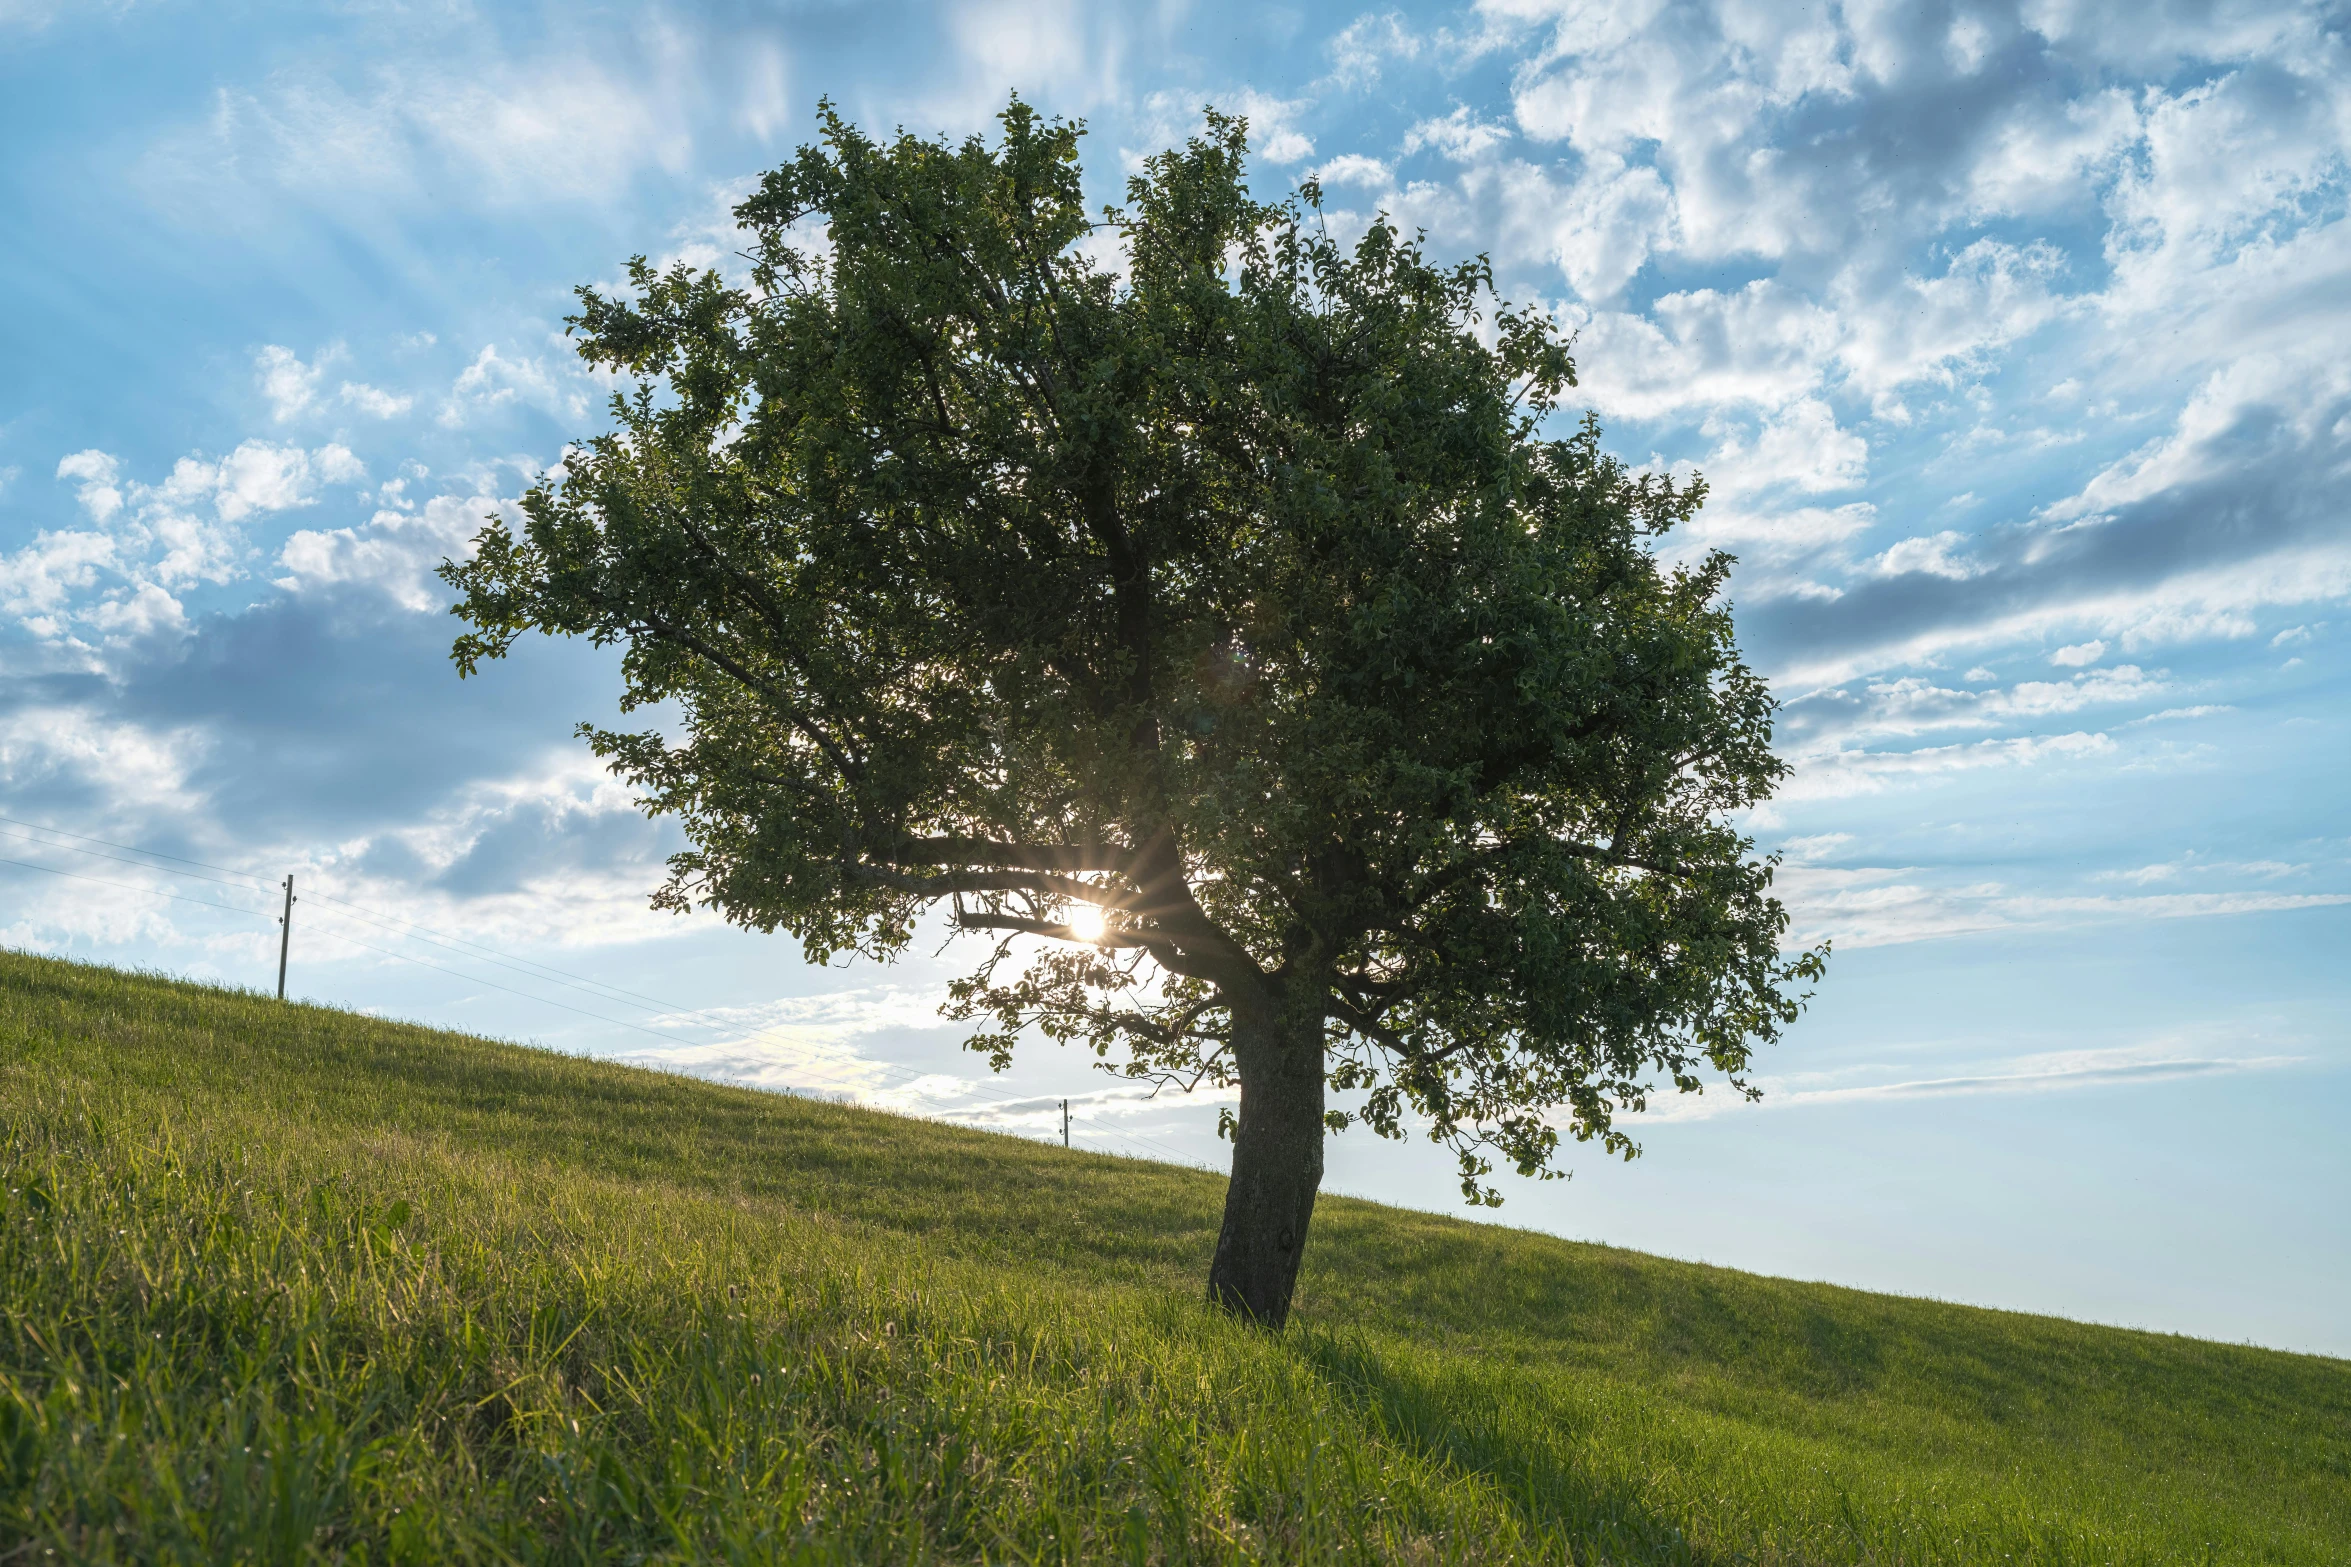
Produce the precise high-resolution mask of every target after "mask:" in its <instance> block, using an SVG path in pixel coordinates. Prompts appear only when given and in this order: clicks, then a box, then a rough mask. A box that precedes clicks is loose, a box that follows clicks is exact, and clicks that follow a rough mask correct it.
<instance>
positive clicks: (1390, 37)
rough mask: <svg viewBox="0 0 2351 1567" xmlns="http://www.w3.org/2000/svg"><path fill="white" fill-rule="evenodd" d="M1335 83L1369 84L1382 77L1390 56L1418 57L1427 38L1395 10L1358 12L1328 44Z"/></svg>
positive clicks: (1424, 47)
mask: <svg viewBox="0 0 2351 1567" xmlns="http://www.w3.org/2000/svg"><path fill="white" fill-rule="evenodd" d="M1327 47H1328V50H1329V54H1330V60H1331V77H1330V79H1331V83H1332V85H1334V86H1337V87H1342V88H1349V87H1368V86H1370V85H1371V84H1372V83H1373V82H1376V81H1378V80H1379V79H1380V73H1381V72H1382V71H1383V70H1384V69H1385V68H1386V67H1387V64H1388V62H1389V61H1391V60H1417V59H1419V58H1420V57H1421V56H1422V55H1423V54H1424V53H1426V52H1427V50H1428V47H1429V46H1428V42H1427V41H1426V40H1425V39H1423V38H1422V37H1421V36H1420V35H1419V34H1417V33H1415V32H1413V31H1412V29H1411V27H1410V26H1409V25H1408V24H1407V23H1406V22H1405V20H1404V18H1403V16H1402V15H1400V14H1399V13H1397V12H1394V11H1388V12H1384V13H1382V14H1380V15H1377V16H1359V17H1357V18H1356V19H1355V20H1354V21H1352V22H1349V23H1348V24H1347V25H1346V26H1345V27H1343V28H1341V29H1339V31H1338V32H1337V33H1336V34H1334V35H1333V36H1332V38H1331V41H1330V43H1329V45H1328V46H1327Z"/></svg>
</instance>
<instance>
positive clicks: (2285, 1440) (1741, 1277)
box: [0, 955, 2351, 1567]
mask: <svg viewBox="0 0 2351 1567" xmlns="http://www.w3.org/2000/svg"><path fill="white" fill-rule="evenodd" d="M0 1162H4V1163H5V1166H6V1168H5V1171H4V1179H0V1191H4V1193H5V1197H4V1204H5V1205H4V1207H0V1562H8V1563H14V1562H41V1563H47V1562H52V1561H57V1562H64V1561H142V1562H147V1561H188V1562H197V1561H203V1562H227V1561H289V1562H290V1561H305V1560H312V1559H317V1560H336V1561H348V1562H355V1563H356V1562H370V1563H375V1562H386V1561H413V1562H447V1561H481V1562H508V1561H590V1560H594V1561H607V1560H610V1561H632V1562H634V1561H688V1560H691V1561H706V1560H707V1561H720V1560H724V1561H745V1562H751V1561H794V1562H799V1561H806V1562H915V1561H975V1562H976V1561H989V1562H1075V1561H1108V1562H1135V1563H1158V1562H1167V1563H1174V1562H1248V1561H1281V1562H1291V1561H1331V1562H1339V1561H1345V1562H1359V1561H1360V1562H1375V1561H1376V1562H1406V1563H1426V1562H1454V1561H1459V1562H1502V1561H1512V1560H1539V1561H1560V1562H1564V1561H1571V1560H1572V1561H1575V1562H1579V1563H1598V1562H1611V1563H1629V1562H1679V1563H1709V1564H1723V1567H1728V1564H1732V1563H1742V1564H1745V1563H1814V1562H1820V1563H1828V1562H1869V1563H1928V1562H1937V1563H1940V1562H1965V1563H1985V1564H1993V1563H1999V1564H2011V1563H2018V1562H2049V1563H2071V1564H2087V1563H2175V1562H2196V1563H2202V1562H2294V1563H2303V1562H2308V1563H2319V1562H2351V1363H2345V1362H2342V1361H2335V1360H2327V1359H2321V1358H2317V1357H2309V1356H2296V1355H2287V1354H2279V1353H2273V1352H2269V1351H2263V1350H2255V1349H2246V1348H2238V1347H2231V1346H2227V1345H2220V1344H2209V1343H2202V1342H2198V1341H2195V1340H2190V1339H2182V1338H2172V1337H2163V1336H2159V1335H2153V1334H2145V1333H2131V1332H2124V1331H2119V1330H2116V1329H2111V1328H2096V1327H2084V1326H2081V1325H2078V1324H2074V1323H2068V1322H2061V1321H2055V1320H2052V1319H2048V1318H2041V1317H2029V1316H2021V1315H2014V1314H2009V1313H2002V1312H1992V1311H1979V1310H1972V1309H1967V1308H1962V1307H1956V1306H1947V1305H1940V1304H1934V1303H1930V1302H1925V1301H1916V1300H1906V1299H1898V1298H1894V1297H1888V1296H1882V1295H1868V1294H1862V1293H1858V1292H1855V1291H1849V1290H1839V1289H1833V1288H1828V1287H1824V1286H1818V1285H1806V1284H1792V1283H1787V1282H1783V1281H1779V1280H1773V1279H1763V1278H1756V1277H1752V1276H1749V1275H1746V1274H1741V1273H1735V1272H1730V1271H1728V1270H1724V1269H1719V1268H1706V1267H1698V1266H1693V1265H1689V1264H1683V1263H1675V1262H1667V1261H1662V1260H1659V1259H1656V1258H1651V1257H1645V1256H1641V1255H1639V1254H1637V1253H1631V1252H1625V1251H1618V1250H1614V1249H1610V1248H1606V1247H1598V1246H1588V1245H1576V1244H1571V1243H1568V1242H1564V1241H1559V1240H1554V1239H1551V1238H1548V1237H1545V1236H1539V1235H1530V1234H1522V1233H1515V1232H1512V1231H1508V1230H1502V1229H1496V1228H1491V1227H1485V1226H1474V1225H1470V1224H1465V1223H1460V1222H1457V1221H1453V1220H1450V1219H1445V1218H1440V1217H1433V1216H1429V1215H1424V1214H1417V1213H1407V1212H1400V1211H1397V1210H1394V1209H1390V1208H1383V1207H1379V1206H1377V1205H1374V1204H1370V1203H1364V1202H1354V1201H1347V1200H1328V1201H1326V1202H1325V1203H1324V1205H1323V1206H1322V1207H1321V1208H1319V1209H1318V1211H1317V1219H1316V1233H1315V1237H1314V1241H1313V1244H1312V1247H1311V1250H1310V1255H1309V1258H1308V1263H1307V1276H1306V1279H1305V1281H1304V1283H1303V1286H1302V1289H1301V1294H1300V1304H1299V1311H1298V1316H1297V1319H1296V1321H1295V1323H1294V1325H1293V1328H1292V1330H1291V1331H1290V1332H1288V1333H1286V1334H1284V1335H1282V1336H1281V1337H1279V1338H1274V1337H1269V1336H1266V1335H1263V1334H1259V1333H1254V1332H1251V1331H1248V1330H1245V1329H1242V1328H1240V1327H1237V1326H1236V1325H1234V1324H1232V1323H1230V1322H1227V1321H1225V1320H1222V1319H1221V1318H1219V1317H1218V1316H1216V1315H1215V1314H1213V1313H1211V1312H1210V1311H1209V1310H1208V1309H1207V1308H1205V1307H1204V1306H1202V1305H1200V1304H1199V1303H1198V1302H1197V1299H1196V1296H1197V1293H1198V1290H1199V1287H1200V1278H1201V1274H1202V1269H1203V1266H1204V1262H1205V1258H1206V1256H1207V1254H1208V1250H1209V1247H1210V1244H1211V1242H1212V1240H1213V1237H1214V1226H1215V1222H1216V1216H1217V1212H1218V1205H1219V1203H1220V1202H1221V1198H1222V1183H1221V1181H1220V1180H1218V1179H1217V1178H1215V1177H1212V1176H1209V1175H1205V1174H1201V1173H1198V1172H1194V1171H1187V1170H1179V1169H1174V1168H1169V1167H1164V1166H1157V1165H1151V1164H1143V1163H1137V1162H1133V1161H1128V1160H1119V1159H1111V1158H1106V1157H1102V1156H1098V1155H1091V1154H1085V1153H1070V1152H1064V1151H1062V1150H1060V1149H1056V1148H1047V1147H1040V1146H1037V1145H1035V1144H1032V1143H1028V1142H1023V1141H1019V1140H1015V1139H1011V1138H1004V1137H995V1136H989V1135H985V1134H979V1133H972V1132H964V1131H958V1130H954V1129H950V1128H947V1127H943V1126H938V1125H934V1124H930V1123H926V1122H921V1121H912V1120H904V1119H898V1118H893V1117H889V1116H884V1115H878V1114H873V1113H870V1112H865V1111H858V1110H851V1109H846V1108H842V1107H839V1106H834V1105H828V1104H822V1103H815V1102H811V1101H807V1100H801V1099H794V1098H785V1097H779V1096H774V1095H768V1094H760V1093H753V1092H748V1091H742V1090H734V1089H727V1088H721V1087H715V1086H711V1085H707V1084H701V1083H695V1082H690V1081H685V1080H681V1079H677V1078H673V1077H666V1076H661V1075H658V1074H654V1073H649V1072H642V1071H635V1070H630V1069H626V1068H621V1067H616V1066H609V1065H601V1064H596V1063H591V1062H586V1061H580V1060H575V1059H570V1058H566V1057H560V1056H554V1055H549V1054H546V1053H542V1052H536V1051H531V1050H526V1049H520V1048H517V1047H513V1046H508V1045H499V1044H492V1043H488V1042H485V1041H482V1040H479V1039H471V1038H466V1037H463V1036H460V1035H454V1034H445V1033H437V1032H433V1031H431V1030H427V1029H422V1028H415V1027H409V1026H404V1025H399V1024H393V1023H386V1022H381V1021H378V1020H375V1019H371V1018H366V1017H359V1016H354V1015H351V1014H348V1013H342V1012H335V1011H330V1010H326V1009H322V1008H313V1007H300V1006H281V1005H279V1004H277V1003H274V1002H271V1001H268V1000H264V999H261V998H259V997H255V996H251V995H246V994H241V993H232V992H226V991H219V990H211V989H205V988H202V987H198V986H191V985H185V984H177V983H172V982H168V981H164V980H159V979H153V978H146V977H138V976H130V975H124V974H121V973H117V972H113V971H110V970H104V969H96V968H87V967H77V966H73V965H68V964H63V963H57V962H52V961H48V960H43V959H36V958H28V957H21V956H5V955H0Z"/></svg>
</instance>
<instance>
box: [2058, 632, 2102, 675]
mask: <svg viewBox="0 0 2351 1567" xmlns="http://www.w3.org/2000/svg"><path fill="white" fill-rule="evenodd" d="M2105 656H2106V644H2105V643H2103V642H2100V641H2097V640H2095V639H2093V640H2091V641H2088V642H2076V643H2075V644H2073V645H2072V646H2071V647H2061V648H2059V649H2058V650H2057V651H2056V652H2054V653H2052V654H2050V655H2049V662H2050V663H2052V664H2055V665H2056V666H2057V667H2058V668H2060V669H2079V668H2080V667H2081V666H2082V665H2084V664H2095V663H2096V662H2098V660H2100V659H2102V658H2104V657H2105Z"/></svg>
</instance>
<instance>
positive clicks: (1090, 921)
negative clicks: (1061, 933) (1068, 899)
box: [1069, 903, 1102, 941]
mask: <svg viewBox="0 0 2351 1567" xmlns="http://www.w3.org/2000/svg"><path fill="white" fill-rule="evenodd" d="M1069 929H1070V934H1072V935H1074V936H1076V937H1077V938H1078V940H1080V941H1099V940H1101V939H1102V911H1101V910H1100V909H1098V908H1096V907H1095V906H1094V905H1093V904H1091V903H1079V904H1074V905H1072V906H1071V908H1070V911H1069Z"/></svg>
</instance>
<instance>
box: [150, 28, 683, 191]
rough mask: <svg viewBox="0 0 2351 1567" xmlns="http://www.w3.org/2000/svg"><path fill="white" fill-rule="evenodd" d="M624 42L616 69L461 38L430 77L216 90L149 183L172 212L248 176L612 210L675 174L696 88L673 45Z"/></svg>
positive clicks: (158, 160)
mask: <svg viewBox="0 0 2351 1567" xmlns="http://www.w3.org/2000/svg"><path fill="white" fill-rule="evenodd" d="M452 20H453V21H457V20H458V19H454V18H453V19H452ZM458 25H459V26H462V22H461V21H459V22H458ZM636 42H637V43H638V45H639V47H638V49H637V50H636V52H635V57H634V58H633V59H631V60H629V61H627V62H626V63H625V64H624V63H623V62H620V61H617V60H616V61H611V62H607V61H604V60H600V59H596V58H593V57H591V56H589V55H586V54H582V53H579V52H575V51H571V50H566V49H563V48H560V47H558V48H550V49H545V50H541V51H537V52H535V53H533V54H532V55H531V56H529V57H527V58H513V59H508V58H501V57H500V55H499V52H498V50H497V46H496V45H495V44H494V43H491V42H490V41H489V40H487V39H484V38H474V37H466V38H464V41H463V42H462V43H458V42H455V41H454V40H451V41H450V47H451V49H452V50H453V51H454V52H452V53H447V54H444V55H443V57H442V58H439V59H433V60H431V62H430V63H429V64H427V63H424V62H423V61H422V60H420V59H414V58H412V59H407V60H403V59H401V58H399V57H397V56H394V57H392V58H388V59H386V60H383V61H381V62H379V63H378V64H377V65H376V68H375V69H374V70H373V71H372V72H371V73H370V75H369V78H368V80H367V81H366V82H365V83H364V85H361V86H358V87H356V88H355V87H353V86H352V85H350V84H348V83H347V82H346V81H345V80H343V79H341V78H340V77H339V76H338V74H337V72H336V70H335V69H333V68H332V67H328V68H320V67H318V66H313V67H311V68H308V69H301V68H296V69H289V70H285V71H282V72H279V73H277V74H275V76H274V77H273V78H272V79H271V81H270V85H269V86H268V87H267V88H264V89H260V90H247V89H238V88H231V89H225V90H223V91H221V92H220V93H219V94H218V95H217V97H216V98H215V100H214V108H213V112H212V114H211V116H210V117H209V119H208V121H207V122H206V123H204V124H203V125H201V126H193V127H189V128H187V129H186V130H183V131H182V132H181V133H180V134H179V135H178V136H176V137H174V138H172V139H171V140H170V141H168V142H167V143H166V144H164V145H163V146H162V147H160V148H159V149H158V151H157V153H156V154H155V156H154V158H153V160H152V161H151V164H150V167H149V169H148V171H147V173H148V179H149V182H150V184H152V185H153V186H155V187H156V188H157V190H158V192H159V193H164V192H168V193H169V194H168V195H167V197H166V199H174V200H178V201H182V202H185V201H189V200H192V199H195V198H196V196H197V194H198V193H200V192H213V191H217V189H218V188H219V186H220V184H221V182H222V181H224V180H232V181H242V180H249V179H253V178H256V177H259V178H262V179H266V180H268V181H270V182H272V183H275V184H279V185H283V186H290V187H293V188H295V189H299V190H305V191H310V192H313V193H316V194H319V195H321V196H324V197H326V198H328V199H332V200H338V201H348V200H353V199H377V200H380V199H381V198H382V197H383V196H384V195H386V194H390V195H395V196H400V197H405V198H410V199H416V200H432V199H446V196H447V194H448V192H449V189H450V187H451V186H452V185H456V186H458V187H460V188H462V189H463V190H464V192H465V193H466V195H467V196H469V197H471V198H474V199H486V200H489V201H492V202H496V203H499V204H516V205H528V204H537V203H542V202H545V201H548V200H568V201H603V200H610V199H611V198H612V197H614V196H615V195H616V194H617V193H619V192H620V191H622V190H625V189H626V188H627V186H628V184H629V182H630V179H631V177H632V176H633V175H635V174H637V173H638V172H640V171H644V170H648V169H660V170H663V171H665V172H667V173H670V174H672V175H675V174H678V173H681V172H683V171H684V169H685V167H686V163H687V159H688V157H689V156H690V154H691V152H692V150H693V145H694V140H693V134H692V132H691V130H690V128H689V122H690V118H691V114H692V111H693V109H694V107H695V106H696V105H695V97H696V95H697V93H698V92H699V90H700V84H699V83H698V82H696V81H695V80H694V79H693V73H692V71H691V70H690V62H688V61H687V60H686V59H684V58H683V56H682V54H681V52H680V49H679V47H678V46H679V43H680V39H679V37H678V35H677V34H676V33H674V32H671V31H668V30H666V29H664V28H663V27H661V26H660V25H659V24H658V23H655V24H649V25H648V26H647V27H645V28H644V29H643V30H642V31H641V33H640V36H639V38H638V39H637V40H636ZM432 52H433V51H422V52H421V53H424V54H428V55H429V54H430V53H432Z"/></svg>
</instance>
